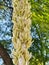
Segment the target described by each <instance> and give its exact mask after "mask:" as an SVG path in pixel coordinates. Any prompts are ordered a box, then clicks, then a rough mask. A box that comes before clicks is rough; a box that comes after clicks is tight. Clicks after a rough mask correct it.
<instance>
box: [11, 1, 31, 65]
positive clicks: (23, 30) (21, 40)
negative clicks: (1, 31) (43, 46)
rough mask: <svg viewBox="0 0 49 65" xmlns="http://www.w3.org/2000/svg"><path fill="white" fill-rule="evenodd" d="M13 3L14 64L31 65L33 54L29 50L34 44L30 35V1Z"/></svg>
mask: <svg viewBox="0 0 49 65" xmlns="http://www.w3.org/2000/svg"><path fill="white" fill-rule="evenodd" d="M12 3H13V23H14V25H13V37H12V42H13V46H14V50H13V52H12V54H13V63H14V64H15V65H29V59H30V58H31V54H30V53H29V52H28V48H29V47H30V46H31V44H32V37H31V35H30V33H31V32H30V29H31V19H30V17H31V11H30V8H31V6H30V3H29V2H28V0H12Z"/></svg>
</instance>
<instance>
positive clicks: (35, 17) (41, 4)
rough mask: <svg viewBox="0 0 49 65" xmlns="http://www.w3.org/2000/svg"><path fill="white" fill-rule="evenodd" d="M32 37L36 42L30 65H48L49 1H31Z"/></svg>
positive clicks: (31, 50) (32, 48) (31, 49)
mask: <svg viewBox="0 0 49 65" xmlns="http://www.w3.org/2000/svg"><path fill="white" fill-rule="evenodd" d="M30 3H31V12H32V18H31V19H32V27H31V35H32V38H33V40H34V42H33V44H32V46H31V47H30V49H29V51H30V52H32V58H31V60H30V65H46V62H48V61H49V0H30Z"/></svg>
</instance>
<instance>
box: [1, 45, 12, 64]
mask: <svg viewBox="0 0 49 65" xmlns="http://www.w3.org/2000/svg"><path fill="white" fill-rule="evenodd" d="M0 56H1V57H2V58H3V61H4V64H5V65H13V62H12V59H11V58H10V56H9V54H8V53H7V51H6V49H5V48H4V47H3V46H2V45H1V44H0Z"/></svg>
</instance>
